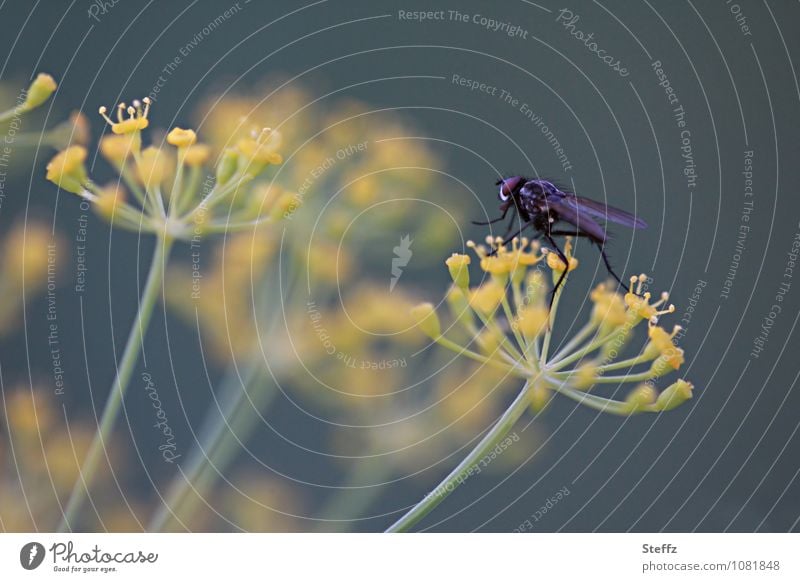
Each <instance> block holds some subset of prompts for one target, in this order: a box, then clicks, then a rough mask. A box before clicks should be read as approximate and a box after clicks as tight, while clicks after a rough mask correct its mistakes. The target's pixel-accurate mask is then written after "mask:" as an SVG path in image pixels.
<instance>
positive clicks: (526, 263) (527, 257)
mask: <svg viewBox="0 0 800 582" xmlns="http://www.w3.org/2000/svg"><path fill="white" fill-rule="evenodd" d="M486 244H487V245H488V248H487V246H484V245H476V244H475V243H474V242H473V241H467V246H468V247H470V248H471V249H472V250H473V251H474V252H475V254H476V255H477V256H478V258H479V259H480V266H481V269H483V270H484V271H485V272H487V273H489V274H490V275H492V277H493V278H495V279H497V281H498V282H504V281H506V280H507V279H508V277H509V275H513V276H514V280H515V281H516V282H519V281H521V279H522V278H523V277H524V274H525V272H526V270H527V267H530V266H532V265H535V264H536V263H538V262H539V261H540V260H541V258H542V257H541V255H540V254H538V250H539V246H538V243H531V244H530V250H529V251H526V250H525V249H526V248H527V247H528V244H529V241H528V239H527V238H522V239H517V238H515V239H513V240H512V241H511V249H510V250H509V249H508V248H506V246H505V245H504V244H503V239H502V238H500V237H496V238H492V237H491V236H487V237H486Z"/></svg>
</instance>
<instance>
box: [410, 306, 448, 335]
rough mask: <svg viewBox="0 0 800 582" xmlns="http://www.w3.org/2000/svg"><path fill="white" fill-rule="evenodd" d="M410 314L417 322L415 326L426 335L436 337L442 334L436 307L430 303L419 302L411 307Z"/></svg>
mask: <svg viewBox="0 0 800 582" xmlns="http://www.w3.org/2000/svg"><path fill="white" fill-rule="evenodd" d="M411 316H412V317H413V318H414V320H415V321H416V322H417V326H418V327H419V328H420V329H421V330H422V332H423V333H424V334H425V335H427V336H428V337H430V338H432V339H436V338H438V337H439V336H440V335H442V329H441V326H440V325H439V317H438V316H437V315H436V309H435V308H434V307H433V304H432V303H420V304H419V305H417V306H416V307H414V308H413V309H411Z"/></svg>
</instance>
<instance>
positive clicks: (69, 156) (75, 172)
mask: <svg viewBox="0 0 800 582" xmlns="http://www.w3.org/2000/svg"><path fill="white" fill-rule="evenodd" d="M86 155H87V152H86V148H84V147H83V146H70V147H68V148H67V149H65V150H64V151H62V152H59V153H58V154H56V155H55V157H54V158H53V159H52V160H50V163H49V164H47V174H46V177H47V179H48V180H50V181H51V182H53V183H54V184H56V185H58V186H59V187H61V188H63V189H64V190H66V191H68V192H72V193H74V194H80V193H81V192H83V190H84V189H85V186H86V184H87V183H88V182H89V176H88V174H87V173H86V166H85V165H84V162H85V161H86Z"/></svg>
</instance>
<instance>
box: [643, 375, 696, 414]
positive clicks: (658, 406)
mask: <svg viewBox="0 0 800 582" xmlns="http://www.w3.org/2000/svg"><path fill="white" fill-rule="evenodd" d="M693 390H694V386H693V385H692V384H691V383H690V382H687V381H686V380H678V381H677V382H675V383H674V384H671V385H670V386H669V387H667V388H666V389H664V390H663V391H662V392H661V394H659V395H658V399H657V400H656V403H655V404H654V405H653V408H654V409H655V410H657V411H662V412H663V411H667V410H672V409H673V408H677V407H678V406H680V405H681V404H683V403H684V402H686V401H687V400H690V399H691V398H692V391H693Z"/></svg>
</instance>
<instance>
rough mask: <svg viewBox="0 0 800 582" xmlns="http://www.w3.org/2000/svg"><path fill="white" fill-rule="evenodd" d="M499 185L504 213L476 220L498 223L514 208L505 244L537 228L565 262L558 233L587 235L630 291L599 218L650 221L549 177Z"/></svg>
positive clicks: (635, 223)
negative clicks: (611, 259)
mask: <svg viewBox="0 0 800 582" xmlns="http://www.w3.org/2000/svg"><path fill="white" fill-rule="evenodd" d="M497 186H499V187H500V190H499V193H498V197H499V198H500V202H501V204H500V212H501V213H502V214H501V215H500V216H499V217H498V218H495V219H494V220H490V221H488V222H473V224H478V225H489V224H494V223H495V222H499V221H501V220H504V219H505V218H506V216H507V215H508V214H509V212H510V213H511V218H510V220H509V223H508V229H507V230H506V234H505V237H504V239H505V240H504V244H505V243H508V242H509V241H510V240H511V239H513V238H514V237H515V236H518V235H519V234H520V233H522V232H523V231H524V230H525V229H528V228H530V229H532V230H534V231H535V235H534V238H544V239H545V240H546V241H547V242H548V243H549V244H550V246H552V247H553V249H554V250H555V252H556V253H558V256H559V257H561V260H562V261H563V262H564V264H565V265H566V264H567V257H566V255H565V254H564V251H562V250H561V248H560V247H559V246H558V244H557V243H556V241H555V239H554V237H557V236H574V237H584V238H587V239H589V240H590V241H591V242H593V243H594V244H596V245H597V248H598V249H600V254H601V255H602V257H603V262H605V265H606V268H607V269H608V272H609V273H611V275H612V276H613V277H614V278H615V279H616V280H617V282H619V284H620V285H621V286H622V287H624V288H625V290H626V291H627V290H628V286H627V285H626V284H625V283H624V282H623V281H622V279H620V278H619V276H617V274H616V273H615V272H614V269H612V267H611V263H610V262H609V260H608V256H607V255H606V251H605V244H606V241H607V240H608V233H607V232H606V229H605V228H604V227H603V226H601V225H600V223H599V222H598V220H601V221H603V222H613V223H616V224H620V225H623V226H627V227H630V228H646V227H647V223H645V222H644V221H643V220H642V219H641V218H637V217H636V216H634V215H633V214H630V213H629V212H625V211H624V210H619V209H618V208H613V207H612V206H609V205H607V204H604V203H602V202H598V201H596V200H591V199H589V198H583V197H581V196H576V195H575V194H573V193H571V192H566V191H564V190H562V189H560V188H559V187H557V186H556V185H554V184H553V183H552V182H548V181H547V180H529V179H527V178H525V177H523V176H511V177H509V178H504V179H502V180H498V181H497ZM517 215H519V220H518V221H515V218H516V216H517ZM515 223H516V224H520V227H519V228H518V229H517V231H516V232H514V233H513V234H512V233H511V231H512V230H513V228H514V225H515ZM566 274H567V271H566V269H565V270H564V271H562V273H561V277H560V278H559V280H558V282H557V283H556V284H555V286H554V287H553V291H552V295H551V297H550V302H551V304H552V301H553V298H554V297H555V294H556V291H557V290H558V288H559V286H560V285H561V283H562V282H563V280H564V277H565V276H566Z"/></svg>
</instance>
